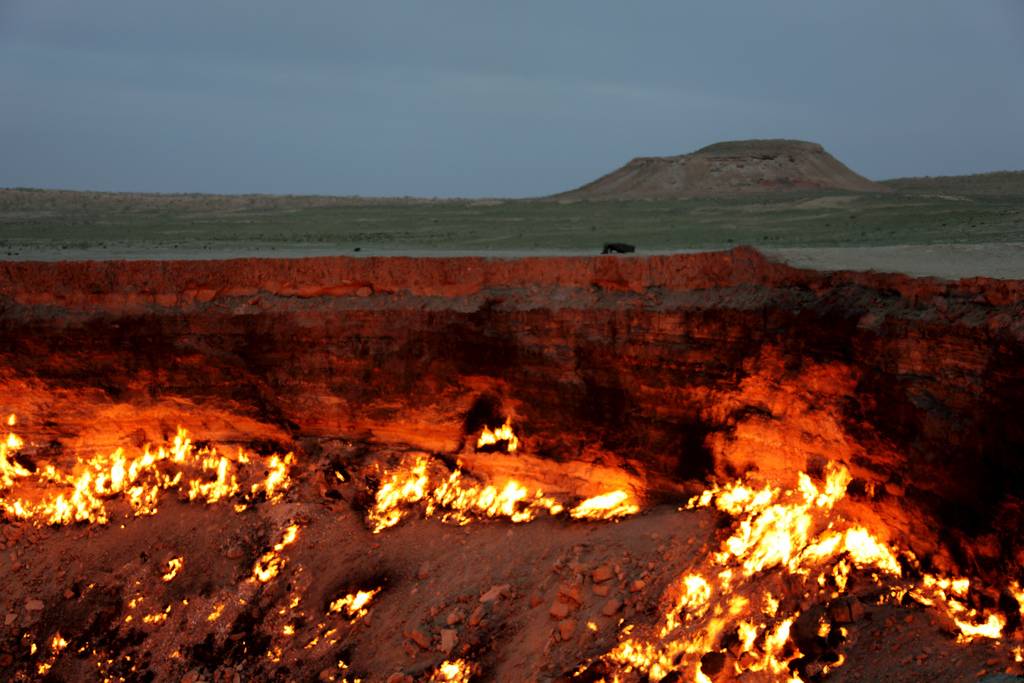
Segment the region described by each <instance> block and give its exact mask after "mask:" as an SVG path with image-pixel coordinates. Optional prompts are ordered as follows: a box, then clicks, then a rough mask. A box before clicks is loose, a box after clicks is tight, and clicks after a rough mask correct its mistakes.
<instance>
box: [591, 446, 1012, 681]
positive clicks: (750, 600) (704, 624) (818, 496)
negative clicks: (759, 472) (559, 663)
mask: <svg viewBox="0 0 1024 683" xmlns="http://www.w3.org/2000/svg"><path fill="white" fill-rule="evenodd" d="M849 481H850V477H849V473H848V471H847V470H846V469H845V468H844V467H842V466H840V465H836V464H831V465H830V466H829V467H828V468H827V469H826V471H825V481H824V482H823V485H816V484H815V483H814V482H813V481H812V479H811V478H810V477H809V476H808V475H806V474H805V473H802V472H801V473H800V474H799V475H798V486H797V487H796V488H795V489H793V490H782V489H780V488H777V487H772V486H764V487H761V488H756V487H752V486H750V485H749V484H748V483H747V482H745V481H736V482H733V483H731V484H728V485H725V486H721V487H718V486H715V487H712V488H709V489H708V490H706V491H705V492H704V493H703V494H701V495H700V496H697V497H696V498H694V499H693V500H691V501H690V504H689V507H691V508H696V507H713V508H715V509H717V510H719V511H721V512H723V513H726V514H728V515H730V516H732V517H734V518H735V520H734V523H733V525H732V527H731V529H730V532H729V535H728V536H727V537H726V538H725V539H724V540H723V542H722V544H721V547H720V550H719V551H718V552H716V553H713V554H711V555H710V556H709V557H708V559H707V560H706V562H705V563H704V565H703V566H701V567H699V568H697V569H696V570H695V571H694V570H691V571H689V572H687V573H685V574H683V575H682V576H680V577H679V579H678V580H677V581H676V582H675V583H674V584H672V585H670V586H669V588H668V589H667V590H666V591H665V593H664V595H663V597H662V606H661V609H662V617H661V623H660V625H659V626H658V627H657V628H654V629H651V630H649V631H646V632H645V633H644V635H634V634H633V633H632V629H628V630H624V633H623V639H622V641H621V642H620V643H619V644H618V645H617V646H616V647H615V648H613V649H612V650H611V651H610V652H608V653H607V654H606V655H604V657H603V659H604V661H606V662H607V663H609V664H611V665H614V666H615V667H618V668H620V669H622V670H623V671H631V670H635V671H639V672H641V673H643V674H647V675H648V676H650V677H651V678H652V679H655V680H656V679H660V678H661V677H663V676H665V675H667V674H668V673H669V672H671V671H683V672H689V675H690V676H692V677H693V678H694V680H697V681H707V680H710V679H709V678H708V677H707V674H706V673H705V672H704V671H703V667H704V662H705V661H708V659H707V658H708V657H709V656H711V654H712V653H717V654H716V655H715V656H717V657H720V658H721V661H724V662H725V666H728V667H730V669H731V670H732V671H733V672H734V673H735V674H737V675H738V674H742V673H744V672H747V671H750V672H758V671H761V672H766V673H768V674H770V675H771V676H772V677H775V678H787V679H789V680H801V678H800V676H801V674H802V673H806V672H807V671H814V670H817V671H821V672H827V671H829V670H834V669H835V668H837V667H839V666H841V665H842V663H843V661H844V657H843V655H842V653H834V652H832V651H831V650H829V651H825V652H810V651H809V652H802V651H801V649H800V647H801V644H800V643H801V640H800V639H799V638H797V639H796V640H795V641H794V639H793V637H792V635H791V634H792V632H793V629H794V625H795V624H796V623H797V622H798V620H800V619H801V618H802V614H803V611H804V610H805V609H808V608H807V607H806V603H807V598H808V597H810V596H813V595H815V594H817V595H820V596H821V597H820V598H819V599H820V600H822V602H823V603H828V605H829V609H828V610H827V611H825V612H823V613H822V614H828V615H829V617H828V618H826V617H824V616H822V617H819V618H818V619H819V621H818V622H817V624H816V631H815V633H816V635H817V637H818V638H820V639H821V642H825V639H826V638H828V639H829V641H830V642H841V641H842V640H843V638H844V637H845V629H843V628H842V627H841V626H840V624H841V623H844V622H845V621H847V620H848V619H850V618H851V616H850V614H851V613H850V612H849V610H855V609H863V608H861V607H859V603H858V598H857V596H856V595H851V596H850V597H849V598H848V600H850V601H852V602H843V600H847V598H845V597H843V596H845V595H848V594H849V591H848V588H849V587H850V586H852V585H853V584H854V582H855V579H856V582H857V583H858V585H860V586H863V585H865V584H867V583H870V584H873V585H874V586H876V587H879V588H881V587H887V588H889V589H890V590H889V591H883V590H873V591H870V590H865V591H863V592H862V593H861V595H862V597H865V599H866V598H867V597H868V596H876V597H875V598H874V599H876V600H879V601H881V602H884V601H885V600H887V599H892V598H898V597H901V596H902V595H905V594H906V593H907V592H910V593H911V594H912V595H914V597H915V598H916V599H917V600H918V601H919V602H921V603H923V604H928V605H933V606H934V608H935V609H939V610H942V611H943V612H944V613H945V614H947V615H948V616H950V617H952V618H953V619H954V621H955V623H956V625H957V627H958V628H959V630H960V637H961V639H971V638H976V637H985V638H998V637H999V636H1000V635H1001V632H1002V628H1003V626H1004V625H1005V620H1004V619H1003V617H1002V616H1001V615H999V614H997V613H991V614H987V615H983V614H979V613H978V612H977V611H976V610H973V609H968V608H967V606H966V604H965V602H964V599H965V597H966V595H967V592H968V590H969V587H970V582H969V581H968V580H967V579H964V578H948V577H936V576H933V575H928V574H926V575H924V577H923V579H922V580H921V581H919V582H914V581H912V580H909V579H905V578H904V576H903V575H904V571H903V567H904V566H906V565H909V564H912V563H914V562H915V558H914V557H913V555H912V554H911V553H910V552H909V551H899V550H894V549H892V548H891V547H890V546H889V545H887V544H886V543H883V542H882V541H880V540H878V539H877V538H876V537H875V536H874V535H873V534H872V533H871V532H870V531H868V530H867V529H865V528H864V527H861V526H856V525H852V524H849V523H847V522H844V521H843V520H842V519H841V518H840V517H839V516H838V515H836V514H834V507H835V506H836V504H837V503H838V502H839V501H840V500H841V499H842V498H843V497H844V496H845V491H846V487H847V484H848V483H849ZM775 593H777V594H780V595H783V596H788V597H784V598H783V599H782V600H779V599H777V598H776V597H775V595H774V594H775ZM758 605H760V608H757V606H758ZM808 614H810V613H808Z"/></svg>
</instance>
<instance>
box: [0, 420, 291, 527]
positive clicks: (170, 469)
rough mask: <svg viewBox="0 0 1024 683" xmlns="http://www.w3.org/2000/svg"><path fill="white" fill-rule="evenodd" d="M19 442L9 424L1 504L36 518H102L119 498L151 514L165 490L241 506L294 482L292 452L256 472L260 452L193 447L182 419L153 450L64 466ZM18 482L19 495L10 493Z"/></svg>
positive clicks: (11, 512)
mask: <svg viewBox="0 0 1024 683" xmlns="http://www.w3.org/2000/svg"><path fill="white" fill-rule="evenodd" d="M16 423H17V420H16V417H15V416H14V415H11V416H10V417H9V418H8V419H7V424H8V425H9V426H10V427H13V426H15V425H16ZM24 446H25V444H24V442H23V441H22V439H21V438H20V437H19V436H18V435H17V434H15V433H14V432H9V433H8V434H7V437H6V439H4V440H3V441H2V442H0V508H2V509H3V511H4V512H5V513H6V515H7V516H8V517H10V518H13V519H24V520H32V521H35V522H38V523H41V524H58V525H62V524H70V523H72V522H90V523H95V524H106V523H107V522H108V521H109V519H110V511H109V510H108V503H111V502H113V501H115V500H121V499H123V500H124V501H125V502H126V503H127V504H128V507H129V508H130V510H131V513H132V514H133V515H135V516H139V515H152V514H156V512H157V509H158V504H159V500H160V497H161V494H162V493H163V492H165V491H176V492H177V493H178V495H179V496H180V497H182V498H183V499H186V500H189V501H200V502H204V503H207V504H213V503H217V502H219V501H222V500H229V499H233V500H235V501H236V505H235V509H236V511H241V510H244V509H245V507H246V506H247V505H248V504H249V503H251V502H253V501H254V500H256V499H257V498H258V497H265V498H266V499H267V500H269V501H271V502H276V501H278V500H280V498H281V496H282V495H283V492H284V491H285V490H287V489H288V487H289V486H290V485H291V481H290V478H289V469H290V467H291V466H292V465H293V464H294V463H295V456H294V455H293V454H291V453H288V454H286V455H284V456H279V455H274V456H272V457H271V458H270V460H269V463H268V464H267V465H266V474H265V475H261V474H260V472H259V471H260V470H262V469H263V465H262V463H259V462H258V461H259V458H258V456H255V455H253V454H250V453H247V452H246V451H245V450H243V449H241V448H240V449H239V450H238V452H237V453H236V454H235V455H234V457H228V456H226V455H221V454H220V453H218V452H217V450H216V449H215V448H212V447H210V446H203V447H196V446H195V444H194V443H193V442H192V440H191V438H190V437H189V434H188V432H187V431H186V430H185V429H183V428H180V427H179V428H178V432H177V434H176V435H175V436H174V439H173V441H172V443H171V444H169V445H168V446H159V447H157V449H156V450H155V451H154V450H152V448H151V447H150V446H148V445H147V446H146V447H145V448H144V449H143V450H142V452H141V453H138V454H135V455H129V454H127V453H126V452H125V450H124V449H122V448H118V449H117V450H115V451H114V452H113V453H110V454H107V455H102V454H98V455H94V456H92V457H88V458H84V457H78V458H77V459H76V462H75V464H74V465H73V466H72V467H71V468H70V469H67V470H65V469H62V468H61V467H60V466H59V465H58V464H57V463H54V462H48V461H46V460H41V461H40V462H37V463H36V462H32V461H31V460H30V459H27V458H22V457H21V456H22V451H23V449H24ZM30 467H31V469H30ZM241 482H251V484H249V485H248V486H245V485H243V483H241ZM16 488H17V489H18V490H19V491H21V492H22V493H21V495H17V496H15V495H12V490H13V489H16Z"/></svg>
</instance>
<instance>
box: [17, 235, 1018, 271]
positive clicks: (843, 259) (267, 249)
mask: <svg viewBox="0 0 1024 683" xmlns="http://www.w3.org/2000/svg"><path fill="white" fill-rule="evenodd" d="M700 251H709V250H705V249H674V250H668V249H666V250H640V251H638V252H637V253H636V254H635V256H644V255H651V254H669V253H695V252H700ZM762 251H763V252H764V253H765V254H766V255H768V256H769V257H772V258H776V259H778V260H780V261H783V262H785V263H788V264H790V265H793V266H797V267H800V268H813V269H816V270H826V271H827V270H860V271H869V270H873V271H878V272H893V273H906V274H908V275H915V276H920V277H938V278H945V279H953V280H955V279H960V278H967V277H993V278H1002V279H1024V242H1000V243H978V244H929V245H896V246H872V247H789V248H764V249H762ZM594 254H595V252H594V250H590V249H559V250H553V249H502V250H478V249H421V248H387V247H379V246H367V247H363V248H360V250H359V251H351V250H341V249H338V248H337V247H336V246H323V247H317V246H315V245H310V244H307V243H301V244H287V243H278V244H274V245H266V244H251V245H241V244H237V243H236V244H228V245H218V246H217V247H216V248H209V247H208V246H200V247H186V248H161V247H151V246H150V247H142V246H138V245H124V246H118V245H108V246H105V247H102V248H100V247H91V248H84V249H76V248H70V249H59V250H57V249H53V248H52V247H43V246H39V247H26V248H22V249H21V250H20V252H19V253H18V255H17V256H8V255H5V254H2V253H0V260H7V261H112V260H130V261H133V260H147V259H185V260H192V259H197V260H205V259H230V258H250V257H255V258H304V257H311V256H356V257H365V256H415V257H420V258H437V257H445V258H447V257H452V256H487V257H491V258H523V257H531V256H587V255H594ZM619 258H630V256H629V255H625V256H620V257H619Z"/></svg>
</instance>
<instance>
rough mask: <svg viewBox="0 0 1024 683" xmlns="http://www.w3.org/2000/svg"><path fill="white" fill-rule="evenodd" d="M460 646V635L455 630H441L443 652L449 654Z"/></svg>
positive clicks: (441, 648)
mask: <svg viewBox="0 0 1024 683" xmlns="http://www.w3.org/2000/svg"><path fill="white" fill-rule="evenodd" d="M458 644H459V633H458V631H456V630H455V629H453V628H444V629H441V647H440V650H441V652H443V653H445V654H448V653H450V652H451V651H452V650H454V649H455V646H456V645H458Z"/></svg>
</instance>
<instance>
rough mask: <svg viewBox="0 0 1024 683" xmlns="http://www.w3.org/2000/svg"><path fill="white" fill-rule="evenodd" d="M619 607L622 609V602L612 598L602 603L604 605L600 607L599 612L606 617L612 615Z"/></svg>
mask: <svg viewBox="0 0 1024 683" xmlns="http://www.w3.org/2000/svg"><path fill="white" fill-rule="evenodd" d="M620 609H622V602H621V601H619V600H616V599H615V598H612V599H611V600H609V601H608V602H606V603H604V607H602V608H601V614H603V615H605V616H606V617H610V616H614V615H615V614H616V613H618V611H619V610H620Z"/></svg>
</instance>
